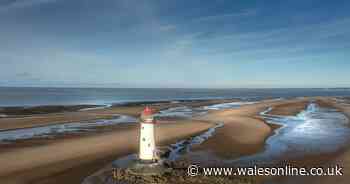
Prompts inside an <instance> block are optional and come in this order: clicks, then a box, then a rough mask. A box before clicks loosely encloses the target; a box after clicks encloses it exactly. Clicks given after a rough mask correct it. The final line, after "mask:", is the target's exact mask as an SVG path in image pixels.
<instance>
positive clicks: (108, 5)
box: [0, 0, 350, 88]
mask: <svg viewBox="0 0 350 184" xmlns="http://www.w3.org/2000/svg"><path fill="white" fill-rule="evenodd" d="M349 58H350V1H345V0H344V1H342V0H339V1H322V0H300V1H299V0H285V1H277V0H276V1H275V0H269V1H250V0H242V1H232V0H215V1H214V0H208V1H204V0H191V1H190V0H176V1H174V0H145V1H140V0H2V1H0V79H1V80H0V86H56V87H180V88H197V87H199V88H242V87H243V88H246V87H247V88H260V87H262V88H269V87H350V62H349Z"/></svg>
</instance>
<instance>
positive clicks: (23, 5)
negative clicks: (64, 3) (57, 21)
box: [0, 0, 56, 12]
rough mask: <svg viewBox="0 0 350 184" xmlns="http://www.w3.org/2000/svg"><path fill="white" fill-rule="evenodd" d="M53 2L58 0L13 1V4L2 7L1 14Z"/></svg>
mask: <svg viewBox="0 0 350 184" xmlns="http://www.w3.org/2000/svg"><path fill="white" fill-rule="evenodd" d="M53 2H56V0H17V1H13V2H12V3H8V4H6V5H2V6H0V12H6V11H10V10H15V9H21V8H26V7H31V6H34V5H38V4H43V3H53Z"/></svg>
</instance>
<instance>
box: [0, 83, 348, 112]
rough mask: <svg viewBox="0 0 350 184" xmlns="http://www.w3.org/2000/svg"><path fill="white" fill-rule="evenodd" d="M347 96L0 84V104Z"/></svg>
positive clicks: (326, 91)
mask: <svg viewBox="0 0 350 184" xmlns="http://www.w3.org/2000/svg"><path fill="white" fill-rule="evenodd" d="M306 96H333V97H349V96H350V88H277V89H187V88H186V89H180V88H176V89H170V88H152V89H145V88H43V87H0V106H1V107H11V106H41V105H81V104H87V105H111V104H118V103H128V102H144V101H177V100H202V99H203V100H204V99H232V98H237V99H241V100H242V101H256V100H261V99H267V98H294V97H306Z"/></svg>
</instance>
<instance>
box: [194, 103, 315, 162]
mask: <svg viewBox="0 0 350 184" xmlns="http://www.w3.org/2000/svg"><path fill="white" fill-rule="evenodd" d="M308 102H309V99H304V100H287V101H264V102H261V103H258V104H253V105H246V106H243V107H241V108H239V109H230V110H223V111H214V112H212V113H209V114H208V115H206V116H204V117H201V118H200V119H201V120H207V121H212V122H223V123H224V127H223V128H219V129H217V131H216V133H215V135H214V136H213V137H211V138H210V139H209V140H208V141H206V142H205V143H203V144H202V145H200V146H198V147H197V148H196V149H195V150H196V151H203V150H204V151H209V152H210V153H214V154H215V156H218V157H222V158H230V159H234V158H237V157H239V156H242V155H249V154H253V153H256V152H257V151H259V150H261V149H263V147H264V143H265V140H266V139H267V138H268V137H269V136H270V135H271V134H272V133H273V132H272V131H273V129H275V128H278V127H279V126H278V125H271V124H267V123H266V122H265V121H264V120H263V119H262V118H261V117H259V113H260V112H262V111H264V110H266V109H267V108H269V107H272V108H273V109H274V110H273V111H272V112H271V113H273V114H276V113H277V114H282V113H283V114H288V115H294V114H296V113H299V112H300V111H302V110H304V109H305V106H306V104H307V103H308ZM218 143H219V144H218ZM220 143H225V144H224V145H223V144H220Z"/></svg>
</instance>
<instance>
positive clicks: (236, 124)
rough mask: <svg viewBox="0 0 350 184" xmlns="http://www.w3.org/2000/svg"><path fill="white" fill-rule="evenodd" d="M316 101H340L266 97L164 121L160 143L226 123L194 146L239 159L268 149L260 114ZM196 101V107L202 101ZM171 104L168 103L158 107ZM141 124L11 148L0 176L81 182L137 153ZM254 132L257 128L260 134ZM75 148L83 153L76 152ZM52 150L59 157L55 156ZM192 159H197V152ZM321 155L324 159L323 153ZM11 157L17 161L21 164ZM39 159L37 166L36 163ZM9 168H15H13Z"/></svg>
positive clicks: (43, 183) (0, 158)
mask: <svg viewBox="0 0 350 184" xmlns="http://www.w3.org/2000/svg"><path fill="white" fill-rule="evenodd" d="M314 100H316V101H318V100H320V102H322V103H323V104H322V106H326V105H327V104H328V103H330V104H328V105H332V103H334V104H333V105H337V104H336V103H335V102H332V98H323V97H322V98H319V97H314V98H303V99H289V100H280V101H274V100H264V101H260V102H258V103H255V104H250V105H243V106H241V107H240V108H238V109H225V110H210V111H209V112H208V113H207V114H206V115H203V116H200V117H195V118H193V119H192V120H191V119H188V120H175V121H162V122H163V123H161V126H159V127H158V128H160V129H159V131H157V132H160V135H158V136H159V137H161V138H160V141H159V142H160V143H161V144H160V146H164V145H169V144H171V143H175V142H177V141H178V140H180V139H181V140H182V139H186V138H188V137H192V136H194V135H198V134H200V133H201V132H204V131H206V130H207V129H209V128H210V127H212V126H214V125H215V124H216V123H218V122H223V123H224V127H221V128H218V129H216V131H215V134H214V135H213V136H211V137H210V138H209V139H208V140H207V141H205V142H204V143H203V144H201V145H198V146H195V147H194V148H193V149H194V150H195V151H208V150H209V151H211V153H213V154H214V155H215V156H218V157H219V158H225V157H227V156H231V158H232V155H233V156H234V157H240V156H242V155H249V154H252V153H254V152H258V151H260V150H259V149H263V148H264V145H265V141H266V139H267V138H268V137H270V136H271V135H273V134H274V130H275V129H276V127H274V125H272V124H270V123H267V122H265V121H264V120H263V119H262V118H261V117H259V113H260V112H262V111H264V110H266V109H267V108H269V107H272V108H274V107H275V108H276V107H277V108H278V109H277V111H272V112H273V113H277V112H278V113H277V115H279V114H280V113H281V112H283V113H284V114H287V115H295V112H300V111H301V110H304V109H303V107H304V105H305V104H306V103H309V102H310V101H314ZM192 105H194V106H195V105H196V104H192ZM197 105H198V104H197ZM165 106H166V105H164V104H163V105H161V106H158V107H165ZM167 107H168V106H167ZM287 107H288V108H287ZM127 108H128V109H127V110H128V112H129V113H134V114H136V113H137V112H138V109H140V108H143V107H142V106H141V107H140V106H135V107H127ZM338 108H341V107H338ZM347 108H348V107H347ZM281 109H282V110H281ZM123 110H125V109H123ZM92 111H96V110H92ZM98 111H101V110H98ZM103 111H104V113H106V111H107V113H109V112H108V111H110V109H103ZM270 113H271V112H270ZM345 113H347V114H348V115H349V114H350V111H349V108H348V110H347V111H346V112H345V111H344V114H345ZM137 128H138V127H137V124H134V125H132V124H131V125H130V127H125V128H121V127H120V128H119V129H118V128H117V129H116V130H113V131H111V132H107V133H102V134H96V135H90V136H86V137H85V136H77V137H73V138H71V139H70V138H68V139H63V140H60V139H58V140H56V139H54V140H52V141H51V142H50V141H49V143H48V144H47V145H38V146H34V147H24V148H14V149H11V150H10V151H9V152H3V153H1V152H0V162H1V163H5V164H3V165H0V176H2V177H1V179H0V181H4V182H8V183H10V182H13V183H16V184H17V183H19V184H22V183H28V182H27V181H31V182H33V183H39V184H58V183H67V184H70V183H72V184H73V183H74V184H75V183H79V182H81V181H82V179H84V178H85V177H86V176H88V175H91V174H93V173H94V172H96V171H97V170H99V169H101V168H103V167H104V166H106V165H107V164H109V163H110V162H112V161H113V160H115V159H117V158H118V157H121V156H125V155H127V154H130V153H135V152H136V151H137V141H136V140H137V139H135V137H137ZM277 128H278V127H277ZM251 132H254V134H252V133H251ZM120 139H122V140H124V143H122V142H120V141H121V140H120ZM221 143H225V144H221ZM258 148H259V149H258ZM72 149H73V150H74V152H78V153H81V154H82V155H76V153H74V152H73V151H72ZM55 150H56V151H55ZM78 150H80V151H78ZM46 154H48V155H46ZM50 154H56V155H55V157H53V156H52V155H50ZM344 154H346V155H345V156H346V157H345V156H344V155H343V156H342V157H341V158H342V159H344V158H350V152H349V151H348V150H344ZM36 155H44V156H42V158H40V159H39V158H36ZM15 157H16V159H15ZM326 157H327V159H330V160H332V159H337V158H339V157H338V154H337V155H335V154H332V155H330V156H326ZM187 158H188V159H191V155H190V156H189V157H187ZM192 158H193V157H192ZM341 158H339V159H341ZM28 159H29V160H28ZM305 159H307V158H305ZM315 159H316V160H317V161H324V159H323V157H320V158H315ZM9 160H15V162H14V163H13V162H10V161H9ZM204 161H205V160H204ZM33 163H35V164H34V165H32V164H33ZM349 165H350V163H349ZM9 168H12V171H11V170H10V169H9ZM349 168H350V167H349ZM6 170H7V171H6ZM12 178H15V179H18V178H24V179H25V182H24V181H23V182H22V181H19V180H17V181H16V180H15V179H12ZM11 179H12V180H11ZM259 180H260V179H259ZM258 183H259V182H258ZM344 184H345V183H344Z"/></svg>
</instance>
